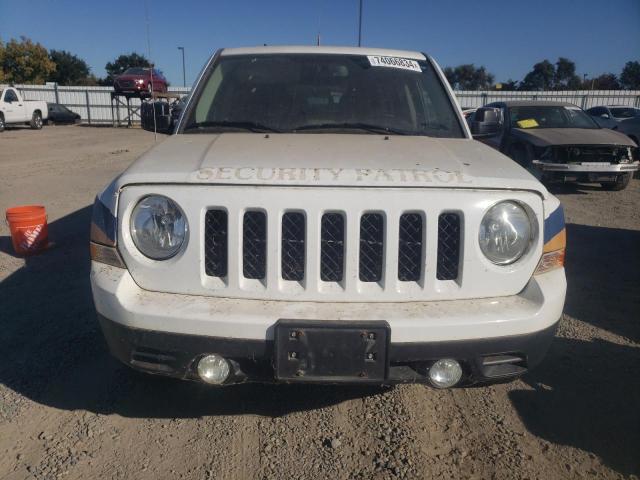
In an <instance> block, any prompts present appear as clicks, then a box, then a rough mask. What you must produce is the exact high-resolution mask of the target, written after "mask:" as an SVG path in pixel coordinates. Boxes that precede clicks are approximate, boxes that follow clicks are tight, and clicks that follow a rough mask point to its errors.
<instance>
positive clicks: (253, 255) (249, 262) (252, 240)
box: [242, 212, 267, 280]
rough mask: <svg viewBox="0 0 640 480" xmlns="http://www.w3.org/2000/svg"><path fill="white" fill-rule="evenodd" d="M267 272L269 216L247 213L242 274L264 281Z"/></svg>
mask: <svg viewBox="0 0 640 480" xmlns="http://www.w3.org/2000/svg"><path fill="white" fill-rule="evenodd" d="M266 271H267V216H266V215H265V213H264V212H246V213H245V214H244V220H243V222H242V274H243V275H244V277H245V278H252V279H255V280H262V279H263V278H265V276H266Z"/></svg>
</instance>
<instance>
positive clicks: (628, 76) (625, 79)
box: [620, 61, 640, 90]
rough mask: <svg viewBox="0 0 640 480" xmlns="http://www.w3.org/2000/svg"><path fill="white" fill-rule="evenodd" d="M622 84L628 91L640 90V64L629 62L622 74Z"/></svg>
mask: <svg viewBox="0 0 640 480" xmlns="http://www.w3.org/2000/svg"><path fill="white" fill-rule="evenodd" d="M620 84H621V85H622V87H623V88H626V89H628V90H639V89H640V62H637V61H635V62H627V63H626V64H625V66H624V68H623V69H622V73H621V74H620Z"/></svg>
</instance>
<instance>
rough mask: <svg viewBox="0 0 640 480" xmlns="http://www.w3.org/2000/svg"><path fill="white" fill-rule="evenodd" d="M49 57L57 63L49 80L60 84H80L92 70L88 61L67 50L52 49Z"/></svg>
mask: <svg viewBox="0 0 640 480" xmlns="http://www.w3.org/2000/svg"><path fill="white" fill-rule="evenodd" d="M49 58H50V59H51V61H52V62H53V63H55V64H56V69H55V71H54V72H53V73H52V74H51V75H50V76H49V80H50V81H52V82H58V84H60V85H79V84H80V82H82V81H83V80H84V79H86V78H87V77H88V76H89V73H90V71H91V69H90V68H89V65H87V62H85V61H84V60H82V59H81V58H78V57H77V56H76V55H73V54H72V53H70V52H67V51H65V50H51V51H50V52H49Z"/></svg>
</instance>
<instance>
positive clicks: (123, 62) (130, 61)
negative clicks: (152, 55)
mask: <svg viewBox="0 0 640 480" xmlns="http://www.w3.org/2000/svg"><path fill="white" fill-rule="evenodd" d="M150 66H151V63H150V62H149V60H147V58H146V57H145V56H144V55H140V54H139V53H136V52H131V53H128V54H124V55H120V56H119V57H118V58H116V59H115V60H114V61H113V62H108V63H107V64H106V65H105V66H104V69H105V70H106V71H107V76H106V78H105V79H104V80H102V82H101V83H103V84H104V85H113V77H115V76H116V75H120V74H121V73H122V72H124V71H125V70H126V69H127V68H133V67H150Z"/></svg>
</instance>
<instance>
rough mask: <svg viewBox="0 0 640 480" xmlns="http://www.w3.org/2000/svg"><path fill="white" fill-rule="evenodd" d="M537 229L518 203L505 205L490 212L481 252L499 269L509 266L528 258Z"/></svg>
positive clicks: (483, 229)
mask: <svg viewBox="0 0 640 480" xmlns="http://www.w3.org/2000/svg"><path fill="white" fill-rule="evenodd" d="M532 239H533V228H532V226H531V220H529V215H527V212H526V211H525V210H524V208H522V207H521V206H520V205H518V204H517V203H515V202H501V203H498V204H496V205H494V206H493V207H491V208H490V209H489V211H487V213H486V214H485V215H484V218H483V219H482V223H481V224H480V234H479V237H478V240H479V242H480V249H481V250H482V253H484V255H485V257H487V258H488V259H489V260H490V261H491V262H493V263H495V264H496V265H509V264H511V263H513V262H515V261H516V260H518V259H519V258H520V257H522V255H524V254H525V252H526V251H527V249H528V248H529V245H530V244H531V240H532Z"/></svg>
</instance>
